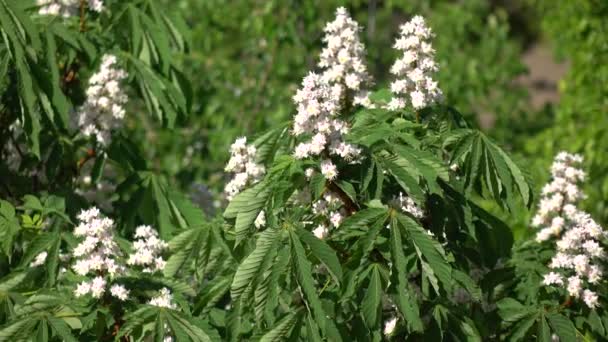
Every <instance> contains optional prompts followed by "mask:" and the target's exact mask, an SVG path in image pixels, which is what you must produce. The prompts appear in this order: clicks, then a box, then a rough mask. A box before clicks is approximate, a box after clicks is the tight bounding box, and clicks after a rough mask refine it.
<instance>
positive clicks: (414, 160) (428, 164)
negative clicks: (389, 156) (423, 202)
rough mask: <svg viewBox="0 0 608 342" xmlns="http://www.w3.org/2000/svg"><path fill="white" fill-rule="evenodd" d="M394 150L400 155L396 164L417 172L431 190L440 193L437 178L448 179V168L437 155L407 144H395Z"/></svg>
mask: <svg viewBox="0 0 608 342" xmlns="http://www.w3.org/2000/svg"><path fill="white" fill-rule="evenodd" d="M393 150H394V151H395V152H396V153H397V155H398V156H399V157H400V158H398V159H395V161H394V162H395V164H397V165H399V166H401V167H403V168H405V169H408V170H412V171H413V172H415V173H416V174H417V175H418V177H422V178H423V179H425V181H426V184H427V186H428V187H429V190H430V191H431V192H434V193H439V192H440V191H441V190H440V189H441V188H440V187H439V185H438V184H437V178H441V179H443V180H446V181H447V180H448V178H449V175H448V169H447V167H446V166H445V164H444V163H443V162H442V161H441V160H439V159H438V158H437V157H436V156H434V155H433V154H431V153H430V152H427V151H421V150H416V149H413V148H411V147H409V146H405V145H395V146H393Z"/></svg>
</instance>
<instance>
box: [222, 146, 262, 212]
mask: <svg viewBox="0 0 608 342" xmlns="http://www.w3.org/2000/svg"><path fill="white" fill-rule="evenodd" d="M230 154H231V156H230V160H229V161H228V165H226V168H225V171H226V172H232V173H234V178H232V180H231V181H230V182H228V184H226V187H225V188H224V192H225V193H226V197H227V198H228V200H229V201H231V200H232V199H233V198H234V196H236V195H238V194H239V193H240V192H241V191H243V189H245V188H246V187H247V186H249V185H253V184H255V183H257V182H259V181H260V179H262V176H263V175H264V172H266V170H265V169H264V166H262V165H259V164H257V163H256V161H255V158H256V154H257V150H256V148H255V146H253V145H247V138H246V137H242V138H238V139H236V141H235V142H234V143H233V144H232V145H231V146H230Z"/></svg>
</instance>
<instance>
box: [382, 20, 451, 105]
mask: <svg viewBox="0 0 608 342" xmlns="http://www.w3.org/2000/svg"><path fill="white" fill-rule="evenodd" d="M400 29H401V35H400V36H399V38H397V41H396V42H395V46H394V47H395V48H396V49H397V50H400V51H403V56H401V58H399V59H397V60H396V61H395V63H394V64H393V66H392V67H391V73H392V74H393V75H395V76H396V78H397V79H396V80H395V81H394V82H392V83H391V92H392V93H393V98H392V99H391V101H390V102H389V103H388V105H387V108H388V109H390V110H399V109H403V108H405V107H406V106H407V105H411V106H412V107H413V108H414V109H421V108H424V107H427V106H429V105H432V104H435V103H437V102H440V101H441V100H442V98H443V93H442V92H441V89H439V87H438V85H437V82H436V81H435V80H434V79H433V74H434V73H435V72H437V70H438V69H439V67H438V65H437V63H435V50H434V49H433V46H432V45H431V42H430V40H431V38H432V37H433V33H432V31H431V29H430V28H429V27H428V26H426V23H425V21H424V18H423V17H421V16H415V17H414V18H412V20H410V21H409V22H407V23H405V24H403V25H401V28H400Z"/></svg>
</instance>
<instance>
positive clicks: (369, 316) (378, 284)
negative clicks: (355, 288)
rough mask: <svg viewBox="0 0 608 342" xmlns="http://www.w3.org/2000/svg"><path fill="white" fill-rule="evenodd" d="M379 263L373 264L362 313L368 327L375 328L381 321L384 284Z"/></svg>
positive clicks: (362, 303)
mask: <svg viewBox="0 0 608 342" xmlns="http://www.w3.org/2000/svg"><path fill="white" fill-rule="evenodd" d="M379 267H380V266H379V265H377V264H375V265H372V266H371V272H370V276H369V285H368V286H367V290H366V291H365V296H364V297H363V301H362V302H361V313H362V315H363V318H364V319H365V323H366V324H367V326H368V328H369V329H371V330H373V329H375V328H376V327H377V326H378V324H379V323H380V316H381V304H382V293H383V286H382V280H381V277H380V270H379Z"/></svg>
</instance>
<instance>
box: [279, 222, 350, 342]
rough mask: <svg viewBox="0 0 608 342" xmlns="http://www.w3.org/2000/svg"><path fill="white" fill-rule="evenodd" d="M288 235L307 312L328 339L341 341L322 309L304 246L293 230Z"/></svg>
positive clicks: (333, 325) (332, 323)
mask: <svg viewBox="0 0 608 342" xmlns="http://www.w3.org/2000/svg"><path fill="white" fill-rule="evenodd" d="M289 236H290V241H291V251H292V258H293V260H294V264H295V271H296V276H297V280H298V284H299V285H300V288H301V292H302V295H303V297H304V300H305V301H306V303H307V308H308V310H309V312H311V313H312V315H313V317H314V319H315V322H316V323H317V325H318V326H319V327H320V328H321V331H322V332H323V334H324V335H325V336H326V337H327V338H328V339H331V340H333V341H342V338H341V337H340V334H339V332H338V329H337V328H336V326H335V324H334V322H333V321H332V320H331V319H330V318H329V317H328V316H327V314H326V313H325V310H324V309H323V306H322V304H321V300H320V299H319V295H318V294H317V290H316V288H315V285H314V280H313V278H312V270H311V265H310V262H309V261H308V259H307V258H306V254H305V252H304V247H303V246H302V243H301V242H300V239H299V238H298V236H297V234H296V233H295V232H293V231H290V232H289Z"/></svg>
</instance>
